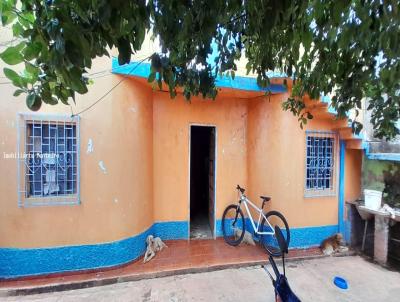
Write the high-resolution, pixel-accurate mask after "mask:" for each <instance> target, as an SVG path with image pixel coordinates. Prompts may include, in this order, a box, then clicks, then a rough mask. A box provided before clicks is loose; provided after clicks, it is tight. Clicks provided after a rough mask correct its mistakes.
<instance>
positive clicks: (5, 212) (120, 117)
mask: <svg viewBox="0 0 400 302" xmlns="http://www.w3.org/2000/svg"><path fill="white" fill-rule="evenodd" d="M107 67H109V61H108V60H107V61H101V60H100V61H99V62H98V68H100V69H106V68H107ZM120 79H121V78H120V77H119V76H115V75H109V76H105V77H101V78H99V79H96V81H95V84H94V85H93V86H92V87H90V92H89V93H88V94H87V95H85V96H81V97H79V98H78V99H77V105H76V106H73V107H72V108H73V111H74V112H79V111H80V110H81V109H84V108H87V107H88V106H89V105H90V104H92V103H93V102H94V101H95V100H96V99H98V97H99V96H101V95H102V94H104V93H105V92H106V91H107V90H108V89H109V88H110V87H112V86H113V85H114V84H115V83H116V82H117V81H119V80H120ZM12 93H13V87H12V86H5V87H2V96H3V100H4V101H3V102H1V103H0V138H1V140H0V148H1V149H0V150H1V154H3V152H6V153H7V152H15V151H16V132H17V129H16V126H15V121H16V113H17V112H27V111H28V110H27V109H26V107H25V104H24V100H23V97H22V96H21V97H20V98H18V99H15V98H14V97H13V96H12ZM286 97H287V95H286V94H278V95H274V96H272V97H271V98H264V97H254V95H253V96H252V95H251V94H250V93H240V91H239V92H238V91H233V90H227V89H226V90H224V91H221V93H220V94H219V96H218V97H217V99H216V100H215V101H212V100H203V99H201V98H193V99H192V101H191V102H190V103H188V102H186V101H185V100H184V99H183V97H182V96H181V95H179V96H178V97H177V98H176V99H175V100H170V98H169V94H168V93H166V92H162V91H153V90H152V89H151V88H150V87H149V86H148V85H147V83H146V81H144V80H139V79H136V78H129V79H126V80H125V81H124V82H123V83H122V84H121V85H120V86H119V87H118V88H117V89H115V90H114V91H113V93H111V94H110V95H109V96H108V97H107V98H106V99H105V100H103V101H102V102H100V103H99V104H97V105H96V106H95V107H93V109H91V110H89V111H87V112H85V113H83V114H81V133H80V134H81V153H80V154H81V157H80V159H81V184H80V186H81V201H82V204H81V205H76V206H60V207H37V208H19V207H18V205H17V183H16V182H17V180H16V161H15V160H10V159H4V158H3V156H0V169H1V170H0V178H1V182H0V192H1V193H2V194H1V197H0V202H1V206H2V210H1V211H0V247H45V246H62V245H79V244H90V243H101V242H109V241H115V240H118V239H122V238H126V237H130V236H134V235H136V234H138V233H141V232H142V231H144V230H146V229H148V228H149V227H150V226H151V225H152V224H153V223H154V222H156V221H187V220H188V217H189V127H190V125H191V124H201V125H212V126H215V127H216V129H217V154H216V158H217V173H216V179H217V180H216V218H217V219H220V218H221V216H222V212H223V210H224V209H225V207H226V206H227V205H228V204H230V203H232V202H235V201H236V200H237V193H236V190H235V187H236V185H237V184H240V185H241V186H243V187H245V188H246V189H247V194H248V196H249V197H250V199H251V200H253V201H254V202H255V203H256V204H259V203H260V199H259V198H258V195H260V194H264V195H268V196H271V197H272V201H271V202H270V203H269V205H268V209H275V210H278V211H281V212H282V213H283V214H284V215H285V216H286V218H287V220H288V222H289V224H290V226H291V227H305V226H324V225H336V224H337V223H338V196H337V194H336V196H332V197H319V198H305V197H304V168H305V167H304V165H305V160H304V159H305V152H306V148H305V132H304V130H302V129H300V127H299V124H298V121H297V119H296V118H295V117H293V116H292V114H291V113H289V112H285V111H283V110H282V108H281V102H282V101H283V100H284V99H285V98H286ZM41 111H42V112H46V113H53V112H64V113H66V114H70V108H69V107H65V106H63V105H61V106H55V107H51V106H47V107H46V106H45V107H44V108H42V110H41ZM345 124H346V121H332V120H329V119H318V118H315V119H313V120H311V121H310V122H309V123H308V124H307V126H306V129H315V130H324V129H327V130H331V129H336V128H339V127H343V125H345ZM89 139H92V141H93V144H94V152H93V153H87V152H86V148H87V143H88V140H89ZM357 152H359V151H350V150H348V151H347V153H346V186H345V188H346V199H348V198H355V196H356V195H357V194H358V193H359V178H360V167H361V166H360V165H361V157H360V155H359V154H358V153H357ZM337 156H338V155H337ZM100 161H103V162H104V164H105V167H106V170H107V173H103V171H102V170H101V169H100V168H99V162H100Z"/></svg>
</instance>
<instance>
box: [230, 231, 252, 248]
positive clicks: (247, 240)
mask: <svg viewBox="0 0 400 302" xmlns="http://www.w3.org/2000/svg"><path fill="white" fill-rule="evenodd" d="M233 233H234V235H235V240H237V239H239V238H240V235H242V230H240V229H239V228H233ZM242 243H247V244H249V245H256V243H255V242H254V240H253V236H252V235H251V234H250V233H249V232H247V231H244V235H243V239H242V242H241V243H240V244H242Z"/></svg>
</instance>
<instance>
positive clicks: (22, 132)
mask: <svg viewBox="0 0 400 302" xmlns="http://www.w3.org/2000/svg"><path fill="white" fill-rule="evenodd" d="M30 122H36V123H43V122H45V123H47V124H51V123H54V124H57V123H68V124H74V125H75V127H76V193H73V194H68V195H59V196H38V197H35V196H27V166H26V158H25V157H24V155H25V154H26V153H27V150H26V144H25V142H26V137H27V135H28V132H27V129H28V127H27V125H28V124H29V123H30ZM17 150H18V152H17V154H16V159H17V194H18V207H37V206H60V205H78V204H80V203H81V201H80V180H81V179H80V118H79V116H73V117H71V116H69V115H67V114H56V113H52V114H46V113H20V112H19V113H17Z"/></svg>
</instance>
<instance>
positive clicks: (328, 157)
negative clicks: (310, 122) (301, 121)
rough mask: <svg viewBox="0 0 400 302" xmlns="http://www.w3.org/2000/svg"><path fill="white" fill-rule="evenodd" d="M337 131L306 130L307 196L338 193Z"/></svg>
mask: <svg viewBox="0 0 400 302" xmlns="http://www.w3.org/2000/svg"><path fill="white" fill-rule="evenodd" d="M335 148H336V145H335V133H334V132H330V131H306V171H305V174H306V175H305V196H309V197H312V196H331V195H335V193H336V189H335V187H336V181H335V180H336V177H335V175H336V173H335V169H334V168H335V154H336V152H335Z"/></svg>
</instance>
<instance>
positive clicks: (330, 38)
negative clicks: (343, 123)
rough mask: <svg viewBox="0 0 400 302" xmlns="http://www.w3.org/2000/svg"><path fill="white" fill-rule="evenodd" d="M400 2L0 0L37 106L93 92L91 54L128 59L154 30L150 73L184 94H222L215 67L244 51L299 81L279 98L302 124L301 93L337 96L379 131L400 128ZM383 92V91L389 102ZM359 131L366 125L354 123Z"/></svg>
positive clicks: (7, 55) (253, 63)
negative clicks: (113, 53)
mask: <svg viewBox="0 0 400 302" xmlns="http://www.w3.org/2000/svg"><path fill="white" fill-rule="evenodd" d="M399 6H400V0H395V1H379V0H372V1H334V0H328V1H300V0H293V1H289V0H282V1H264V0H244V1H220V0H217V1H213V2H210V1H189V2H187V1H177V0H171V1H152V0H150V1H145V0H139V1H78V0H71V1H65V0H58V1H45V2H43V1H32V0H27V1H22V2H19V4H18V5H17V4H16V1H15V0H3V1H1V2H0V18H1V21H2V24H3V26H5V25H9V26H10V27H11V28H12V31H13V35H14V38H16V39H19V40H22V42H21V43H20V44H18V45H17V46H10V47H8V48H7V49H6V50H5V51H3V53H1V54H0V58H1V59H2V60H3V61H4V62H5V63H7V64H9V65H16V64H19V63H24V65H25V70H24V71H23V72H22V73H20V74H17V73H15V72H14V73H13V72H12V71H11V70H10V69H7V71H6V72H7V77H8V78H10V80H11V81H12V83H13V84H14V85H15V86H16V87H18V88H19V90H17V91H16V93H15V94H16V95H20V94H22V93H23V92H26V93H27V96H28V97H29V100H28V98H27V105H28V106H29V108H32V109H37V108H40V106H41V103H42V102H45V103H47V104H56V103H58V102H62V103H63V104H68V103H69V101H70V100H71V99H72V100H74V96H75V94H76V93H81V94H82V93H86V92H87V82H88V79H85V78H83V77H82V75H84V74H86V73H87V72H88V69H89V68H90V67H91V66H92V61H93V59H94V58H96V57H99V56H103V55H108V51H109V49H111V48H117V49H118V62H119V64H126V63H129V62H130V60H131V56H132V54H134V53H135V52H137V51H138V50H139V49H140V48H141V47H142V43H143V41H144V38H145V34H146V32H149V31H150V30H151V32H152V34H153V36H154V37H157V38H158V40H159V42H160V51H159V53H156V54H154V55H153V56H152V57H151V66H152V69H151V73H150V75H149V77H148V81H149V82H150V83H153V86H156V87H158V88H159V89H161V88H162V87H168V89H169V93H170V96H171V98H173V97H175V96H176V91H177V87H180V88H181V89H182V91H183V94H184V97H185V98H186V99H188V100H190V98H191V97H193V96H199V95H201V96H202V97H204V98H212V99H214V98H215V97H216V95H217V88H216V85H215V79H216V77H217V76H219V75H225V76H230V77H231V78H232V79H234V78H235V75H237V74H238V72H237V62H238V60H240V59H241V58H242V56H245V57H246V58H245V59H246V61H247V62H246V69H247V72H254V73H255V74H256V77H257V83H258V84H259V85H260V86H262V87H268V85H270V79H269V76H268V75H269V72H270V71H278V72H284V73H286V75H287V76H288V77H292V78H294V85H293V91H292V95H291V97H290V98H289V99H288V100H286V102H285V103H284V104H283V108H284V109H285V110H289V111H290V112H292V113H293V114H294V115H295V116H296V117H297V118H298V120H299V123H300V125H303V124H305V123H306V122H307V120H308V119H310V118H312V115H311V114H310V113H307V112H305V110H306V109H305V105H304V102H303V97H304V96H306V95H308V96H309V97H310V98H319V97H320V95H321V94H325V95H326V94H332V95H334V96H335V98H333V99H332V106H333V108H334V109H335V110H336V111H337V112H338V113H339V115H340V116H345V115H346V113H348V111H349V110H351V109H353V108H356V109H357V108H358V109H359V108H360V104H361V103H362V101H363V99H365V98H366V97H368V98H369V99H370V101H369V102H370V103H369V104H370V106H369V108H370V111H371V117H372V118H371V121H372V124H373V126H374V129H375V131H376V135H377V136H378V137H387V138H392V137H394V136H395V135H397V134H398V132H399V130H398V129H397V128H396V127H395V123H394V121H395V120H397V119H400V109H399V108H400V96H399V93H398V91H400V83H399V79H400V65H399V64H400V63H399V62H400V60H399V57H400V46H399V45H400V43H399V37H400V15H399V14H400V10H398V9H395V8H397V7H399ZM382 96H386V97H385V98H383V97H382ZM354 129H355V131H357V129H360V126H359V125H356V127H354Z"/></svg>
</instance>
